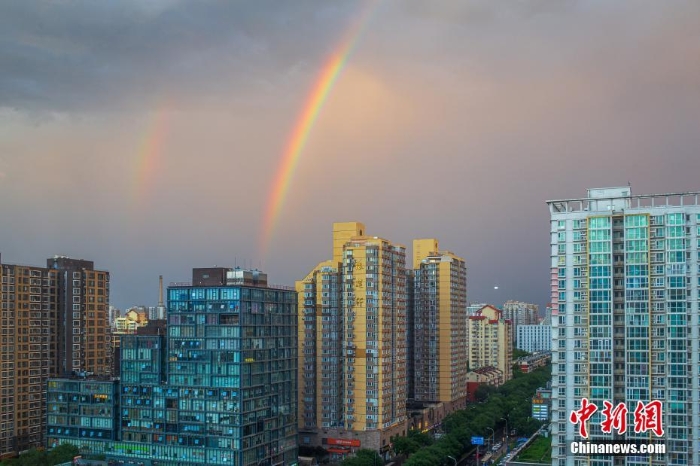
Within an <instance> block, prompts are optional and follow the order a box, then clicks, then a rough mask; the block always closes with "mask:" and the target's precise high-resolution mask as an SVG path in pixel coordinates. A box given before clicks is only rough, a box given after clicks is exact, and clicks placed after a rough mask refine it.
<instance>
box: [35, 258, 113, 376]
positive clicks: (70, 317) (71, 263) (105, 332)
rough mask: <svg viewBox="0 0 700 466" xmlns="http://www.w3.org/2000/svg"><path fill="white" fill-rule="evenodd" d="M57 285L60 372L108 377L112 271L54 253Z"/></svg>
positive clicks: (51, 263) (49, 261)
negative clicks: (87, 373)
mask: <svg viewBox="0 0 700 466" xmlns="http://www.w3.org/2000/svg"><path fill="white" fill-rule="evenodd" d="M46 266H47V268H49V269H51V270H55V271H56V272H57V275H56V284H57V288H58V327H57V329H56V332H57V342H58V353H57V357H58V365H59V366H58V374H71V373H73V372H91V373H93V374H96V375H104V376H109V375H110V374H111V372H112V348H111V337H110V324H109V312H108V310H109V272H107V271H103V270H95V268H94V263H93V262H92V261H86V260H82V259H71V258H69V257H64V256H54V257H53V258H51V259H47V261H46Z"/></svg>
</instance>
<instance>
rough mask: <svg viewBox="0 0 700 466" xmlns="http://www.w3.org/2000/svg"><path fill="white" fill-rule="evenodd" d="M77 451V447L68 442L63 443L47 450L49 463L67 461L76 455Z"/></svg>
mask: <svg viewBox="0 0 700 466" xmlns="http://www.w3.org/2000/svg"><path fill="white" fill-rule="evenodd" d="M79 453H80V451H79V450H78V447H76V446H75V445H71V444H69V443H64V444H62V445H59V446H57V447H56V448H53V449H52V450H51V451H49V453H48V461H49V464H51V465H55V464H61V463H67V462H68V461H71V460H72V459H73V458H74V457H76V456H78V454H79Z"/></svg>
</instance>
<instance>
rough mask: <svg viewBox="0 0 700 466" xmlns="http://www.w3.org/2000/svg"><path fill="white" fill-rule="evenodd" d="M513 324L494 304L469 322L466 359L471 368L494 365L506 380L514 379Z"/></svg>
mask: <svg viewBox="0 0 700 466" xmlns="http://www.w3.org/2000/svg"><path fill="white" fill-rule="evenodd" d="M510 325H511V323H510V321H509V320H506V319H504V318H503V313H502V312H501V310H500V309H497V308H495V307H493V306H491V305H486V306H484V307H482V308H481V309H479V310H478V311H476V313H475V315H472V316H469V318H468V319H467V342H468V349H467V358H468V361H469V369H470V370H476V369H479V368H482V367H487V366H493V367H496V368H498V369H499V370H501V371H502V372H503V377H504V380H505V381H508V380H510V379H511V378H512V376H513V374H512V368H511V365H512V362H513V341H512V340H511V331H510Z"/></svg>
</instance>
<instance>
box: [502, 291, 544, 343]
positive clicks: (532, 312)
mask: <svg viewBox="0 0 700 466" xmlns="http://www.w3.org/2000/svg"><path fill="white" fill-rule="evenodd" d="M501 310H502V311H503V317H504V318H505V319H507V320H510V322H511V326H510V332H511V339H512V340H513V348H519V349H523V348H521V347H520V346H519V342H518V327H520V326H521V325H536V324H538V323H539V321H540V316H539V306H538V305H537V304H529V303H523V302H521V301H506V303H505V304H504V305H503V307H502V308H501Z"/></svg>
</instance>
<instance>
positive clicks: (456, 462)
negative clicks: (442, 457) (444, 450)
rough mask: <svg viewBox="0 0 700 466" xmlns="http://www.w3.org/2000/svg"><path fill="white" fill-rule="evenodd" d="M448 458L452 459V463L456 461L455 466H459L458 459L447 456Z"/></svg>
mask: <svg viewBox="0 0 700 466" xmlns="http://www.w3.org/2000/svg"><path fill="white" fill-rule="evenodd" d="M447 457H448V458H449V459H451V460H452V461H454V462H455V466H457V460H456V459H454V458H453V457H451V456H450V455H447Z"/></svg>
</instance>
